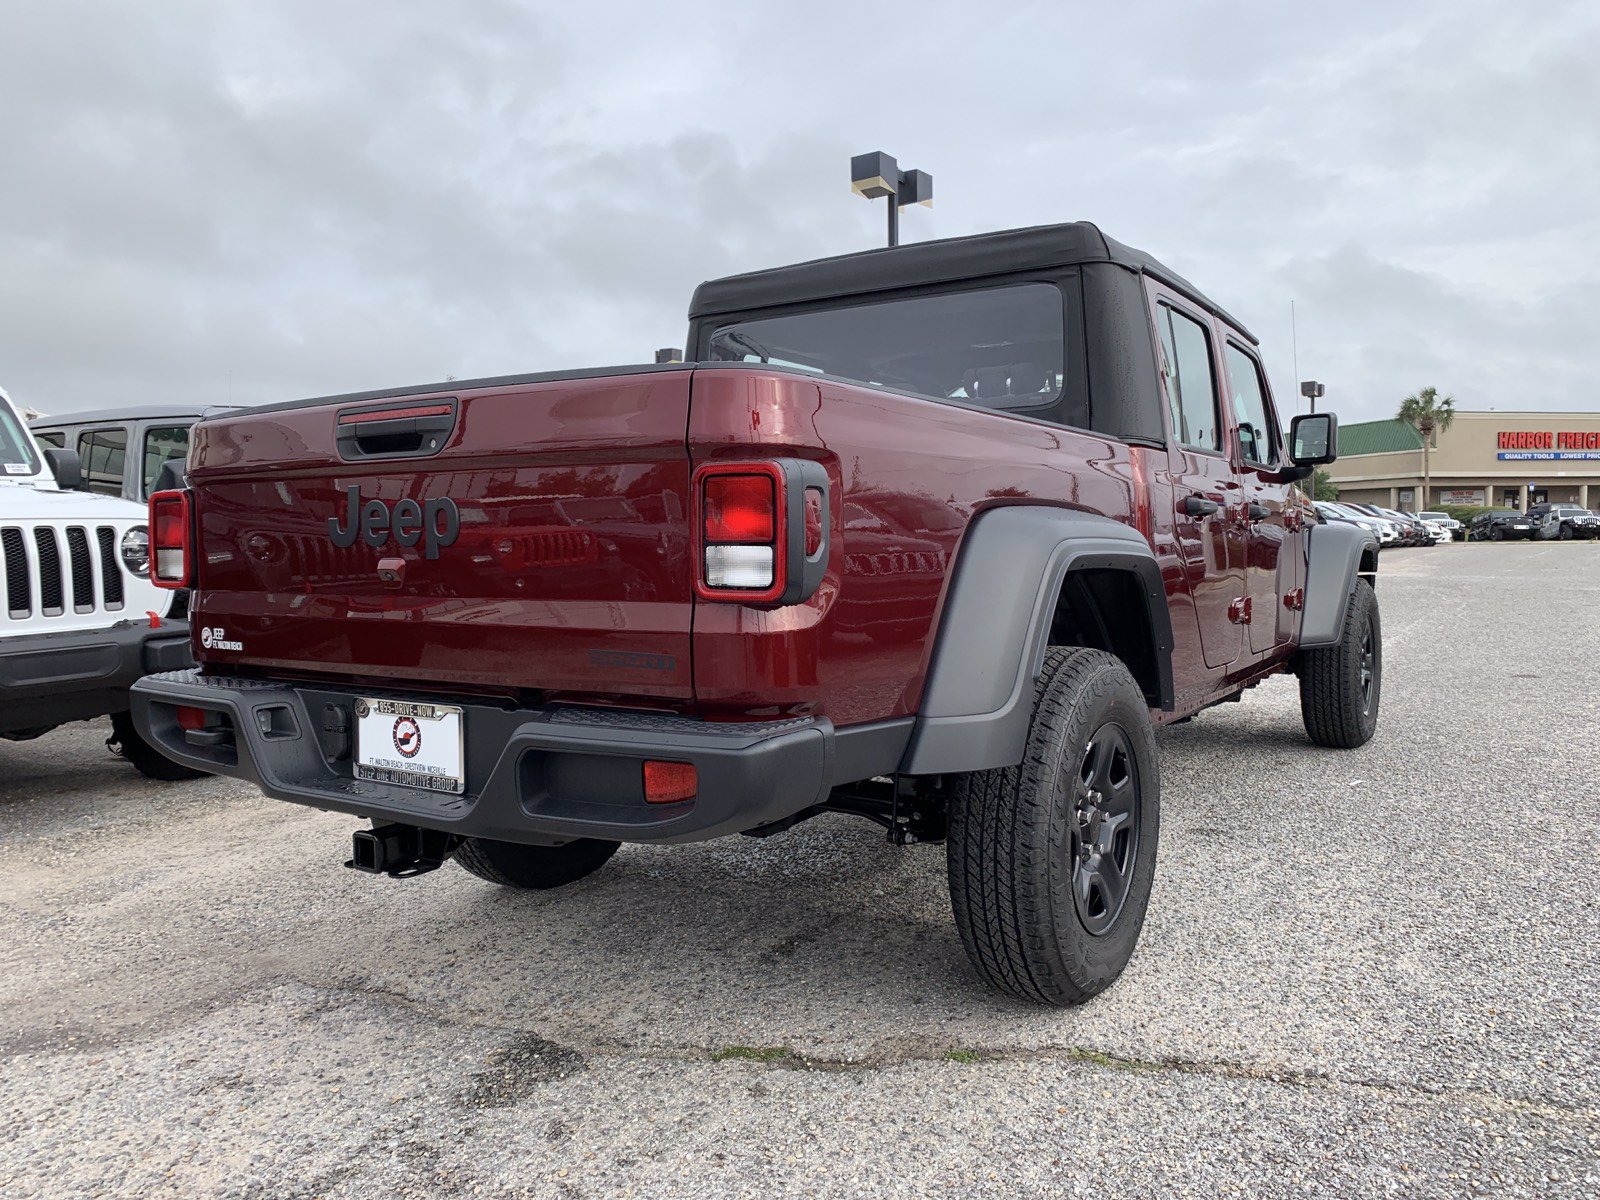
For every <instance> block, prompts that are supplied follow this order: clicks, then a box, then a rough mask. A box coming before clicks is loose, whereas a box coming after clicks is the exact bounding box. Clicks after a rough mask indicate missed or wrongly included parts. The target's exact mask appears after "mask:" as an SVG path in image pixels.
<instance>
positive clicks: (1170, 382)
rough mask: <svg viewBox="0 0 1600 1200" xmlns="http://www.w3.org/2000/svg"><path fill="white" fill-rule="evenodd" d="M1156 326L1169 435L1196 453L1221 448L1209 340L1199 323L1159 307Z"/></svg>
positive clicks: (1219, 422)
mask: <svg viewBox="0 0 1600 1200" xmlns="http://www.w3.org/2000/svg"><path fill="white" fill-rule="evenodd" d="M1157 311H1158V312H1159V314H1160V317H1159V319H1158V320H1157V322H1156V324H1157V326H1158V328H1159V329H1160V332H1161V348H1162V350H1164V351H1165V353H1164V354H1163V356H1162V357H1163V358H1164V360H1165V361H1164V362H1163V364H1162V374H1163V375H1164V376H1165V379H1166V385H1167V405H1168V408H1169V410H1170V412H1171V414H1172V433H1173V436H1174V437H1175V438H1177V440H1178V441H1179V443H1180V444H1182V445H1185V446H1192V447H1194V448H1195V449H1196V450H1221V449H1222V422H1221V421H1220V419H1219V414H1218V411H1217V377H1216V372H1215V371H1214V370H1213V369H1212V365H1211V337H1210V335H1209V334H1208V333H1207V332H1206V329H1205V326H1203V325H1201V324H1200V322H1198V321H1195V320H1193V319H1191V318H1189V317H1186V316H1184V315H1183V314H1182V313H1181V312H1178V311H1177V310H1176V309H1173V308H1170V307H1169V306H1167V305H1165V304H1163V305H1161V307H1160V308H1159V309H1158V310H1157Z"/></svg>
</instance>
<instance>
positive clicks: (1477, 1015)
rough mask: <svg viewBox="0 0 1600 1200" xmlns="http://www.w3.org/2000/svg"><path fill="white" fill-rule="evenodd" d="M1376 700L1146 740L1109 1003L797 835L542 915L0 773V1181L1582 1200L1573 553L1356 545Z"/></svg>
mask: <svg viewBox="0 0 1600 1200" xmlns="http://www.w3.org/2000/svg"><path fill="white" fill-rule="evenodd" d="M1379 595H1380V597H1381V600H1382V603H1383V614H1384V622H1385V646H1386V655H1387V663H1386V672H1387V678H1386V682H1385V694H1384V716H1383V721H1382V724H1381V726H1380V729H1379V733H1378V736H1377V738H1376V740H1375V741H1374V742H1373V743H1372V744H1371V745H1369V746H1368V747H1366V748H1364V749H1362V750H1360V751H1355V752H1350V753H1338V752H1331V751H1322V750H1317V749H1314V748H1313V747H1312V746H1311V745H1310V744H1309V743H1308V742H1307V741H1306V740H1305V737H1304V734H1303V732H1302V730H1301V728H1300V722H1299V717H1298V704H1297V696H1296V693H1295V690H1294V688H1293V685H1292V684H1291V683H1290V682H1288V681H1284V680H1277V681H1273V682H1272V683H1271V684H1269V685H1267V686H1266V687H1263V688H1261V689H1258V690H1257V691H1256V692H1255V693H1253V694H1252V695H1251V696H1250V697H1249V699H1248V700H1247V702H1246V703H1244V704H1237V705H1225V706H1223V707H1222V708H1221V709H1218V710H1213V711H1212V712H1208V713H1206V714H1203V715H1202V716H1201V717H1200V718H1199V719H1198V720H1196V721H1194V722H1192V723H1190V724H1187V725H1184V726H1181V727H1178V728H1175V729H1173V730H1170V731H1168V732H1166V733H1163V734H1162V735H1161V737H1160V739H1159V740H1160V745H1161V750H1162V754H1163V771H1164V774H1165V789H1164V808H1165V811H1164V814H1163V830H1162V844H1161V855H1160V865H1159V877H1158V880H1157V883H1156V886H1155V893H1154V896H1153V898H1152V901H1151V915H1150V919H1149V922H1148V924H1147V926H1146V929H1145V934H1144V939H1143V942H1142V944H1141V947H1140V949H1139V952H1138V953H1137V954H1136V956H1135V958H1134V961H1133V964H1132V966H1131V967H1130V968H1129V970H1128V972H1127V974H1126V975H1125V976H1124V977H1123V979H1122V981H1121V982H1120V983H1119V984H1118V985H1117V986H1116V987H1115V988H1114V989H1112V991H1111V992H1109V993H1108V994H1106V995H1105V996H1103V997H1101V998H1100V999H1098V1000H1097V1001H1095V1002H1094V1003H1092V1004H1090V1005H1088V1006H1086V1007H1084V1008H1082V1009H1079V1010H1075V1011H1066V1012H1057V1011H1041V1010H1036V1009H1030V1008H1026V1007H1022V1006H1019V1005H1017V1004H1014V1003H1011V1002H1008V1001H1004V1000H1001V999H998V998H996V997H994V996H992V995H990V994H989V993H987V992H986V991H984V990H983V989H982V987H981V986H980V985H979V984H978V982H977V980H976V979H975V977H974V976H973V975H972V974H971V972H970V971H969V970H968V968H967V966H966V963H965V960H964V957H963V955H962V952H961V947H960V945H959V943H958V941H957V938H956V934H955V930H954V928H953V926H952V924H951V919H950V914H949V907H948V901H947V899H946V895H945V886H944V857H943V849H942V847H914V848H911V849H907V850H899V849H894V848H891V847H889V846H887V845H885V844H884V842H883V840H882V835H881V834H880V832H879V831H878V830H877V829H876V828H875V827H874V826H871V825H868V824H866V823H865V822H852V821H850V820H849V819H846V818H832V817H830V818H825V819H823V820H819V821H816V822H812V823H810V824H807V825H803V826H800V827H799V828H797V829H796V830H794V831H793V832H791V833H789V834H787V835H785V836H782V837H777V838H772V839H770V840H766V841H759V842H758V841H750V840H747V839H730V840H727V841H724V842H719V843H711V844H707V845H702V846H694V847H681V848H674V849H665V850H663V849H643V848H624V849H623V851H622V852H621V853H619V854H618V855H617V857H616V858H615V859H613V860H612V862H611V864H610V865H609V866H608V867H607V868H606V869H605V870H604V871H602V872H601V873H600V874H598V875H596V876H594V877H593V878H591V879H588V880H585V881H583V882H581V883H579V884H577V885H575V886H574V887H572V888H570V889H567V890H566V891H564V892H558V893H553V894H546V895H538V896H531V895H517V894H512V893H509V892H502V891H498V890H497V889H495V888H493V887H490V886H489V885H487V884H484V883H481V882H480V881H478V880H476V879H474V878H472V877H470V876H468V875H467V874H466V873H465V872H463V871H461V870H459V869H457V868H454V867H447V868H446V869H445V870H442V871H440V872H437V873H435V874H433V875H430V876H427V877H425V878H422V879H418V880H413V881H408V882H393V881H388V880H373V879H370V878H367V877H364V876H359V875H356V874H355V873H354V872H350V871H346V870H344V869H343V868H342V867H341V866H340V863H341V862H342V860H343V858H344V857H345V855H346V852H347V849H348V844H349V833H350V831H351V829H352V828H354V827H355V825H354V823H353V822H351V821H350V820H348V819H347V818H344V817H339V816H332V815H328V814H322V813H317V812H312V811H309V810H304V809H300V808H295V807H291V806H288V805H284V804H279V803H276V802H273V801H268V800H265V799H262V798H260V797H259V796H258V795H257V794H256V793H255V792H254V791H253V790H252V789H250V788H248V787H244V786H242V785H237V784H234V783H231V782H225V781H216V780H211V781H205V782H201V783H197V784H175V785H160V784H155V783H151V782H148V781H145V780H143V779H142V778H141V777H139V776H137V775H136V774H134V773H133V772H132V770H131V769H129V768H126V767H124V766H123V765H122V764H119V763H117V762H115V761H113V760H111V759H110V758H109V757H108V756H107V754H106V752H105V750H104V749H103V748H102V746H101V741H102V740H103V738H104V736H105V735H104V733H103V732H102V731H100V730H99V729H98V727H96V728H93V729H91V728H90V727H87V726H84V727H79V728H77V729H74V730H70V731H58V732H57V733H55V734H52V735H49V736H47V737H46V738H44V739H41V740H40V741H38V742H34V743H30V744H24V745H0V772H3V778H4V783H3V786H0V864H3V870H0V1013H3V1017H0V1195H3V1196H6V1197H33V1196H50V1197H56V1196H60V1197H68V1196H70V1197H79V1196H129V1197H134V1196H137V1197H149V1196H168V1195H170V1196H183V1197H194V1196H212V1195H216V1196H227V1197H272V1198H274V1200H276V1198H283V1197H313V1196H330V1197H332V1196H394V1195H405V1194H415V1195H444V1196H456V1195H461V1196H523V1195H530V1196H545V1195H549V1196H567V1195H570V1196H596V1197H598V1196H614V1195H638V1196H650V1197H675V1196H683V1197H709V1196H747V1195H748V1196H777V1195H786V1196H787V1195H813V1194H815V1195H841V1196H894V1195H904V1196H926V1195H931V1194H946V1193H948V1194H954V1195H971V1196H1019V1195H1045V1194H1048V1195H1052V1196H1074V1195H1080V1194H1082V1195H1089V1194H1093V1195H1117V1196H1187V1195H1193V1196H1214V1195H1229V1194H1246V1195H1285V1196H1288V1195H1294V1196H1387V1195H1401V1196H1463V1195H1479V1194H1482V1195H1499V1196H1541V1197H1543V1196H1593V1195H1596V1194H1600V915H1597V904H1600V900H1597V897H1600V832H1597V828H1600V784H1597V765H1600V689H1597V688H1596V687H1595V679H1596V658H1597V653H1600V547H1596V546H1593V545H1587V544H1557V543H1548V544H1533V545H1529V544H1507V545H1453V546H1445V547H1437V548H1433V549H1425V550H1417V551H1394V552H1386V553H1385V559H1384V563H1383V568H1382V576H1381V581H1380V585H1379Z"/></svg>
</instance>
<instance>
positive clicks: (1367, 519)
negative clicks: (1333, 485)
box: [1314, 500, 1400, 546]
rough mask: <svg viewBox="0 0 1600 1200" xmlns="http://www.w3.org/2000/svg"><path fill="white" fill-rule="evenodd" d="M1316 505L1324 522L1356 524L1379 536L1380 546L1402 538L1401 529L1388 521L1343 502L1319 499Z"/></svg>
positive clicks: (1376, 536)
mask: <svg viewBox="0 0 1600 1200" xmlns="http://www.w3.org/2000/svg"><path fill="white" fill-rule="evenodd" d="M1314 507H1315V508H1316V510H1317V516H1318V517H1320V518H1322V520H1323V521H1324V522H1332V523H1334V524H1338V525H1354V526H1356V527H1358V528H1360V529H1362V530H1364V531H1366V532H1367V533H1370V534H1371V535H1372V536H1373V537H1375V538H1377V539H1378V544H1379V545H1380V546H1385V545H1388V544H1389V543H1390V542H1394V541H1398V540H1399V538H1400V534H1399V531H1398V530H1396V529H1395V527H1394V526H1393V525H1392V524H1390V523H1389V522H1388V521H1383V520H1379V519H1378V518H1377V517H1373V516H1368V515H1367V514H1366V513H1359V512H1356V511H1354V510H1353V509H1349V508H1346V507H1344V505H1342V504H1335V503H1333V501H1331V500H1318V501H1317V502H1316V503H1315V506H1314Z"/></svg>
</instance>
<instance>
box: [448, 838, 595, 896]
mask: <svg viewBox="0 0 1600 1200" xmlns="http://www.w3.org/2000/svg"><path fill="white" fill-rule="evenodd" d="M618 845H619V843H617V842H606V841H601V840H599V839H598V838H577V839H576V840H574V841H570V842H563V843H562V844H561V845H559V846H524V845H522V844H521V843H519V842H492V841H490V840H488V839H487V838H468V839H467V840H466V841H465V842H463V843H462V844H461V847H460V849H458V850H457V851H456V862H458V863H460V864H461V865H462V866H463V867H464V868H466V870H467V871H469V872H470V873H471V874H473V875H476V876H477V877H478V878H479V879H487V880H488V881H489V882H490V883H498V884H500V885H502V886H504V887H514V888H525V889H529V890H532V891H545V890H547V889H549V888H558V887H565V886H566V885H567V884H569V883H576V882H577V881H578V880H580V879H582V878H583V877H584V876H585V875H593V874H594V873H595V872H596V871H598V870H599V869H600V868H601V867H603V866H605V865H606V862H607V860H608V859H610V857H611V856H612V855H613V854H615V853H616V852H617V846H618Z"/></svg>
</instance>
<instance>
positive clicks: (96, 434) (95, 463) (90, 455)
mask: <svg viewBox="0 0 1600 1200" xmlns="http://www.w3.org/2000/svg"><path fill="white" fill-rule="evenodd" d="M127 456H128V431H127V430H126V429H95V430H92V431H91V432H89V433H80V434H79V435H78V457H79V458H80V459H82V460H83V486H84V489H85V490H87V491H91V492H102V493H104V494H105V495H107V496H120V495H122V465H123V462H124V460H125V459H126V458H127Z"/></svg>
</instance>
